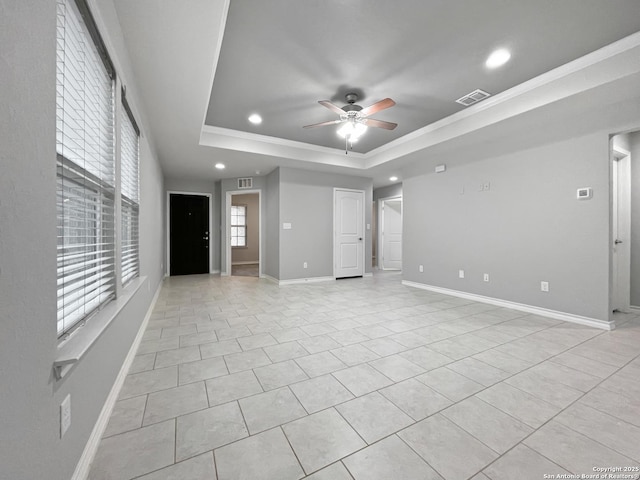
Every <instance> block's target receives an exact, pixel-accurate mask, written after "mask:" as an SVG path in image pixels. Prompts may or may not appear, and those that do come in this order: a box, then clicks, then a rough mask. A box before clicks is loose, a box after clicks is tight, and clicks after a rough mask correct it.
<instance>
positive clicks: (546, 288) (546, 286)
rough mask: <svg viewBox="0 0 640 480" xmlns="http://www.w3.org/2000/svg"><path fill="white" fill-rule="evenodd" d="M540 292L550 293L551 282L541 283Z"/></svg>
mask: <svg viewBox="0 0 640 480" xmlns="http://www.w3.org/2000/svg"><path fill="white" fill-rule="evenodd" d="M540 291H541V292H548V291H549V282H540Z"/></svg>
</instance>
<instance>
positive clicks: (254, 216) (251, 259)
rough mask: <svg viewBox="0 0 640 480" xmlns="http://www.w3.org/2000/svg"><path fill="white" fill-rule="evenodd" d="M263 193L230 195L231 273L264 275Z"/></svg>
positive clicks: (253, 192)
mask: <svg viewBox="0 0 640 480" xmlns="http://www.w3.org/2000/svg"><path fill="white" fill-rule="evenodd" d="M260 212H261V199H260V191H259V190H251V191H240V192H237V191H234V192H227V273H228V274H230V275H233V276H239V277H260V276H261V272H262V269H261V251H262V249H261V243H262V226H261V220H260Z"/></svg>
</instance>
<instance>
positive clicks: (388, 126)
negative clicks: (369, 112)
mask: <svg viewBox="0 0 640 480" xmlns="http://www.w3.org/2000/svg"><path fill="white" fill-rule="evenodd" d="M362 123H364V124H365V125H366V126H367V127H377V128H384V129H385V130H393V129H394V128H396V127H397V126H398V124H397V123H391V122H385V121H384V120H375V119H374V118H364V119H362Z"/></svg>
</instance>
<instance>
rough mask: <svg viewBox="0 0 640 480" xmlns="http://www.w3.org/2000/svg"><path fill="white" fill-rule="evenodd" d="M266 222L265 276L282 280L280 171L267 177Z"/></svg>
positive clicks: (277, 170)
mask: <svg viewBox="0 0 640 480" xmlns="http://www.w3.org/2000/svg"><path fill="white" fill-rule="evenodd" d="M264 203H265V210H266V221H265V225H264V236H265V237H266V239H265V249H264V250H263V251H264V254H263V256H262V257H263V258H262V261H263V270H264V274H265V275H268V276H270V277H272V278H276V279H277V278H280V169H279V168H276V169H275V170H274V171H273V172H271V173H270V174H269V175H268V176H267V188H266V194H265V202H264Z"/></svg>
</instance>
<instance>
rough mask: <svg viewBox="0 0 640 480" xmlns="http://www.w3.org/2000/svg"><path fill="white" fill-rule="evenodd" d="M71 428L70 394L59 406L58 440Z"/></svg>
mask: <svg viewBox="0 0 640 480" xmlns="http://www.w3.org/2000/svg"><path fill="white" fill-rule="evenodd" d="M70 426H71V394H69V395H67V396H66V397H65V399H64V400H63V401H62V403H61V404H60V438H62V437H64V434H65V433H67V430H69V427H70Z"/></svg>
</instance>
